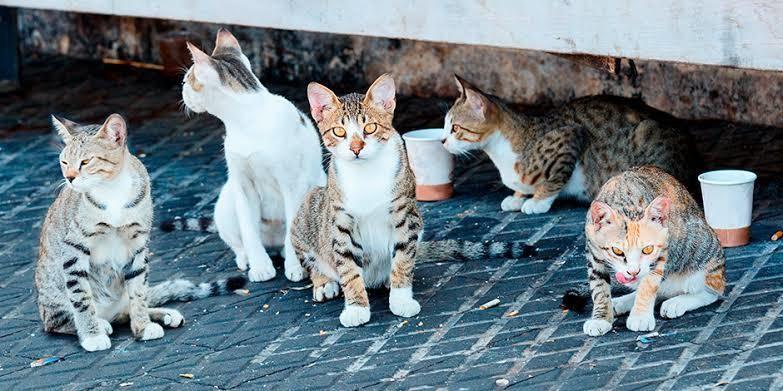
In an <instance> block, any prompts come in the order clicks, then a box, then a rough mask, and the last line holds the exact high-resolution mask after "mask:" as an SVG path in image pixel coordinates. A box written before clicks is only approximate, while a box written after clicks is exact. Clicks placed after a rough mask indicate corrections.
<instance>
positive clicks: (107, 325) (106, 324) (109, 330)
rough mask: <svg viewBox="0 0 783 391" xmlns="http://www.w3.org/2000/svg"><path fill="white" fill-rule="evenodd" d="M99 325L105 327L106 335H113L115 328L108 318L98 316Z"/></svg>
mask: <svg viewBox="0 0 783 391" xmlns="http://www.w3.org/2000/svg"><path fill="white" fill-rule="evenodd" d="M98 327H99V328H101V329H103V331H105V332H106V335H112V334H113V333H114V328H113V327H111V322H109V321H108V320H106V319H101V318H98Z"/></svg>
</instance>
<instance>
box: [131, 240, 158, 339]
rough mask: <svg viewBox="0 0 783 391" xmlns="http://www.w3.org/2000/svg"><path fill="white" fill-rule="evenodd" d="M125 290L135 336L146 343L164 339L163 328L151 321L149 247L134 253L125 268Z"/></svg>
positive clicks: (141, 248) (132, 330)
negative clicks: (149, 304)
mask: <svg viewBox="0 0 783 391" xmlns="http://www.w3.org/2000/svg"><path fill="white" fill-rule="evenodd" d="M124 272H125V275H124V278H125V289H126V290H127V292H128V298H129V304H128V314H129V316H130V327H131V332H132V333H133V336H134V337H136V338H137V339H139V340H142V341H146V340H150V339H158V338H161V337H163V327H161V326H160V325H159V324H157V323H154V322H152V321H151V319H150V314H149V309H148V307H147V246H146V244H145V245H144V246H142V247H140V248H139V249H137V250H136V251H134V252H133V255H132V258H131V260H130V262H129V263H128V265H126V266H125V270H124Z"/></svg>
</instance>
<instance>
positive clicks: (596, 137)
mask: <svg viewBox="0 0 783 391" xmlns="http://www.w3.org/2000/svg"><path fill="white" fill-rule="evenodd" d="M455 78H456V80H457V86H458V88H459V91H460V97H459V98H457V100H456V102H455V103H454V105H453V106H452V107H451V109H450V110H449V112H448V113H447V114H446V117H445V121H444V134H443V145H444V146H445V147H446V149H447V150H449V152H451V153H454V154H466V153H469V152H470V151H474V150H483V151H484V152H486V153H487V155H488V156H489V158H490V159H491V160H492V162H493V163H494V164H495V166H496V167H497V168H498V170H499V171H500V177H501V180H502V182H503V184H504V185H505V186H506V187H508V188H510V189H512V190H514V194H513V195H510V196H508V197H506V198H505V199H504V200H503V202H502V203H501V205H500V207H501V209H502V210H504V211H522V212H524V213H526V214H537V213H546V212H548V211H549V209H550V208H551V206H552V203H553V202H554V201H555V199H556V198H558V197H570V198H575V199H577V200H580V201H584V202H590V201H591V200H592V199H593V197H595V195H596V194H597V193H598V189H599V188H600V187H601V185H602V184H604V182H606V181H607V180H608V179H609V178H611V177H612V176H614V175H616V174H619V173H620V172H622V171H623V170H626V169H629V168H631V167H634V166H640V165H645V164H650V165H656V166H658V167H660V168H662V169H663V170H665V171H667V172H669V173H671V174H672V175H674V176H675V177H677V178H679V179H680V180H683V179H686V178H689V176H688V175H689V172H688V170H687V169H686V167H688V165H689V164H686V156H687V154H688V150H689V148H690V141H689V139H688V137H687V135H686V134H685V133H683V132H681V131H678V130H676V129H673V128H671V127H668V126H665V125H663V124H662V123H659V122H657V121H656V120H654V119H653V117H654V114H657V115H658V116H659V117H660V116H662V115H661V114H660V113H653V110H652V109H650V108H647V107H641V108H636V107H635V106H634V105H633V104H632V103H631V102H630V101H628V100H623V99H621V98H612V97H589V98H582V99H579V100H575V101H573V102H571V103H569V104H567V105H565V106H563V107H560V108H558V109H555V110H552V111H550V112H548V113H546V114H543V115H539V116H533V115H528V114H524V113H520V112H516V111H514V110H512V109H511V108H510V107H509V106H508V105H506V104H505V103H503V102H502V101H501V100H500V99H498V98H497V97H494V96H491V95H488V94H485V93H484V92H482V91H481V90H479V89H478V88H476V87H474V86H473V85H471V84H470V83H468V82H467V81H465V80H463V79H462V78H460V77H459V76H456V75H455Z"/></svg>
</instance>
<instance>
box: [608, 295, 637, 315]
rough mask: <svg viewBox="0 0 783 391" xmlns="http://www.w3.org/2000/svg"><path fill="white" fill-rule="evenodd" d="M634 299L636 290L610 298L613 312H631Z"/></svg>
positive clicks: (620, 313) (621, 313) (616, 313)
mask: <svg viewBox="0 0 783 391" xmlns="http://www.w3.org/2000/svg"><path fill="white" fill-rule="evenodd" d="M634 300H636V292H632V293H629V294H627V295H624V296H620V297H616V298H614V299H612V308H613V309H614V314H615V315H623V314H627V313H629V312H631V308H633V303H634Z"/></svg>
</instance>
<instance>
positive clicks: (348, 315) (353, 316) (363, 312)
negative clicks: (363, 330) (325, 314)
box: [340, 304, 370, 327]
mask: <svg viewBox="0 0 783 391" xmlns="http://www.w3.org/2000/svg"><path fill="white" fill-rule="evenodd" d="M369 321H370V307H362V306H358V305H356V304H351V305H349V306H346V307H345V308H344V309H343V312H342V313H341V314H340V324H342V325H343V327H356V326H361V325H363V324H365V323H367V322H369Z"/></svg>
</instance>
